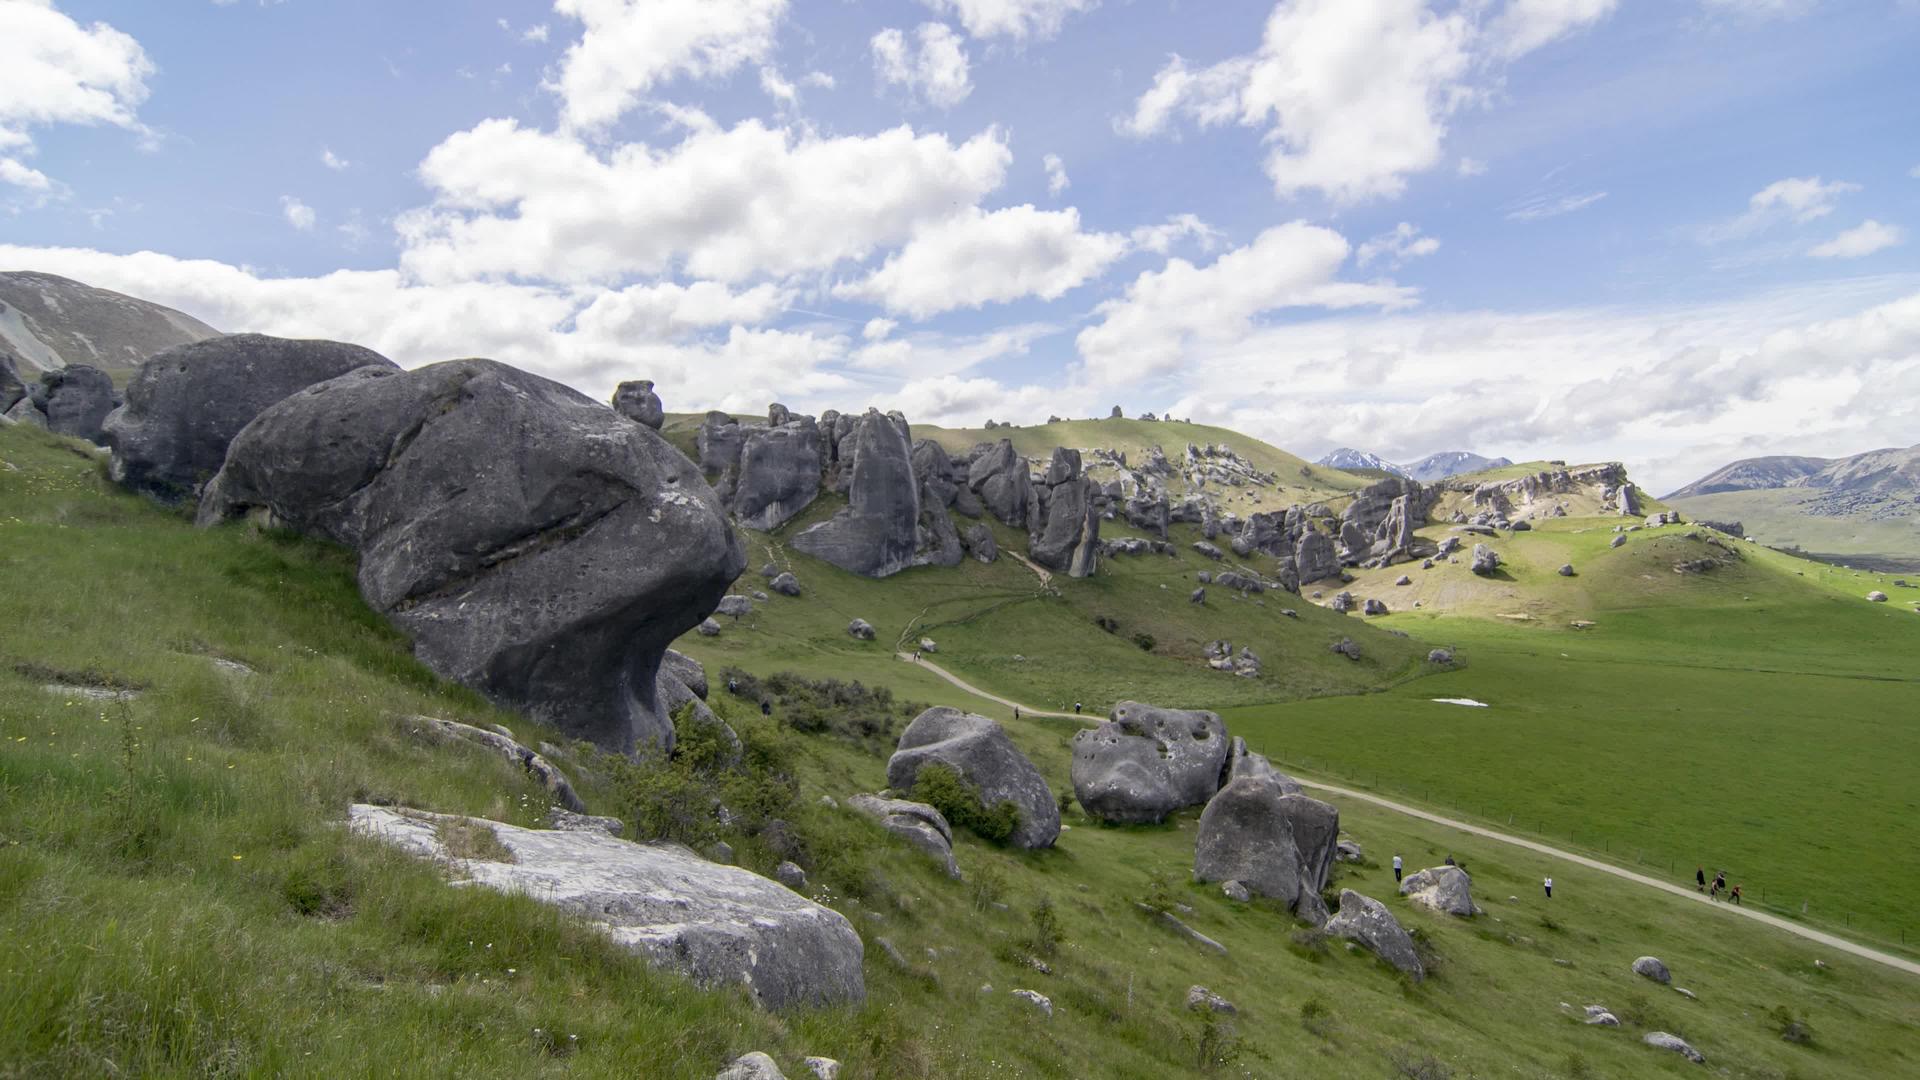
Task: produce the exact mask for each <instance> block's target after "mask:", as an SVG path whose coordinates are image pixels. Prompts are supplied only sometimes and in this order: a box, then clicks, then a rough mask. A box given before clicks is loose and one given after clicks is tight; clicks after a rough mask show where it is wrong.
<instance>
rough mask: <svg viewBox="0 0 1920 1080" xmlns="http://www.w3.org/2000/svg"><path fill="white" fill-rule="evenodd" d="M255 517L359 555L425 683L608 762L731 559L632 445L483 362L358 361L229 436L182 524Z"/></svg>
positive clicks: (616, 421)
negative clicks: (507, 713) (523, 716)
mask: <svg viewBox="0 0 1920 1080" xmlns="http://www.w3.org/2000/svg"><path fill="white" fill-rule="evenodd" d="M242 515H258V516H261V517H264V518H266V519H268V520H270V521H272V522H274V523H277V524H279V525H282V526H286V527H289V528H293V529H296V530H299V531H301V532H304V533H308V534H311V535H315V536H321V537H325V538H326V539H329V540H333V541H335V542H337V543H341V544H345V545H347V546H349V547H352V548H354V549H355V550H356V551H358V552H359V554H360V568H359V574H358V577H359V583H360V592H361V595H362V596H364V597H365V598H366V599H367V602H368V603H369V604H370V605H371V606H372V607H373V608H374V609H375V610H376V611H379V612H381V613H383V614H385V615H386V616H387V617H388V618H390V619H392V620H393V621H394V622H395V623H396V624H397V625H398V626H399V627H400V628H401V629H402V630H403V631H405V632H406V633H407V634H408V635H409V636H410V637H411V638H412V639H413V642H414V651H415V653H416V654H417V655H418V656H419V657H420V659H421V660H422V661H423V662H425V663H426V664H427V666H428V667H430V668H432V669H433V670H434V671H435V672H436V673H438V674H440V675H441V676H443V677H445V678H449V679H453V680H454V681H456V682H460V683H462V684H464V685H467V686H470V687H473V688H474V689H476V690H479V691H480V692H481V693H483V694H485V695H487V696H488V697H489V698H490V699H492V700H494V701H495V702H497V703H499V704H501V705H504V706H507V707H510V708H515V709H520V710H523V711H525V712H526V713H527V714H529V715H530V716H532V717H533V718H535V719H537V720H541V721H544V722H547V723H551V724H553V725H554V726H555V727H558V728H560V729H561V730H563V731H566V732H568V733H569V734H571V735H574V736H577V737H579V738H584V739H588V740H591V741H592V742H594V743H596V744H598V745H600V746H602V747H605V748H607V749H609V750H615V751H619V752H627V753H631V752H632V751H633V750H634V749H635V747H636V746H637V745H638V744H640V743H649V744H652V745H655V746H659V747H662V748H670V747H671V746H672V739H673V732H672V726H671V724H669V723H667V721H666V720H665V718H664V717H663V716H662V714H661V712H660V710H659V707H658V701H657V691H656V675H657V673H658V669H659V666H660V662H661V657H662V654H663V653H664V652H665V650H666V648H667V646H668V644H669V643H671V642H672V641H673V639H674V638H676V637H678V636H680V635H681V634H682V633H685V632H686V631H688V630H690V629H693V628H694V627H695V626H698V625H700V624H701V621H702V619H703V618H704V617H705V616H706V614H707V613H708V612H710V611H712V610H713V609H714V608H715V606H717V605H718V603H719V601H720V597H721V596H723V595H724V594H725V593H726V589H727V586H728V585H729V584H730V583H731V582H732V581H733V579H734V578H736V577H738V576H739V574H740V572H741V570H743V569H744V568H745V566H746V559H745V557H744V555H743V554H742V553H741V550H740V546H739V542H738V540H737V539H736V538H735V536H734V533H733V530H732V528H731V527H729V525H728V523H727V520H726V515H725V513H724V512H723V511H722V509H721V507H720V505H719V503H718V502H717V501H716V500H715V498H714V496H713V493H712V491H711V490H710V489H709V488H708V487H707V486H706V485H705V484H702V483H701V482H700V479H699V475H698V472H697V470H695V469H694V467H693V464H692V463H691V462H689V461H688V460H687V459H686V458H685V457H683V456H682V455H681V454H680V452H679V451H677V450H675V449H674V448H673V447H672V446H671V445H670V444H668V443H667V442H666V441H665V440H664V439H662V438H661V437H660V436H659V435H657V434H655V433H654V432H653V431H651V430H649V429H647V428H645V427H642V426H640V425H637V424H633V423H631V422H629V421H627V420H625V419H624V418H622V417H620V416H618V415H616V414H615V413H614V412H612V411H611V410H610V409H608V408H606V407H605V406H603V405H600V404H598V403H596V402H593V401H590V400H588V399H587V398H585V397H584V396H582V395H580V394H578V393H576V392H574V391H572V390H570V389H568V388H566V387H564V386H561V385H560V384H558V383H554V382H551V381H549V380H546V379H542V378H540V377H539V376H536V375H530V374H528V373H526V372H523V371H519V370H517V369H515V368H511V367H508V366H507V365H505V364H499V363H495V362H493V361H490V360H456V361H451V362H448V363H444V364H434V365H431V366H428V367H424V368H420V369H418V370H416V371H409V372H398V371H393V370H390V369H386V368H379V367H363V368H359V369H357V370H355V371H352V372H349V373H348V374H346V375H343V376H341V377H339V378H337V379H331V380H329V381H327V382H324V383H321V384H319V385H317V386H313V387H309V388H308V389H306V390H303V391H300V392H299V393H297V394H295V395H293V396H292V397H289V398H287V399H286V400H284V401H281V402H280V403H278V404H276V405H274V406H272V407H270V408H268V409H267V410H266V411H265V412H263V413H261V414H260V416H258V417H257V418H255V419H254V421H253V422H252V423H250V424H248V425H247V427H246V428H245V429H244V430H243V431H241V433H240V434H239V436H238V437H236V438H235V439H234V440H233V444H232V446H231V447H230V448H229V450H228V452H227V462H226V466H225V468H223V469H222V470H221V472H220V473H219V475H218V476H216V477H215V478H214V480H213V482H212V483H211V484H209V485H208V487H207V490H206V493H205V495H204V497H203V499H202V503H201V507H200V520H201V523H202V524H212V523H214V522H217V521H220V520H223V519H226V518H231V517H238V516H242Z"/></svg>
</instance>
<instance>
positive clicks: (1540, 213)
mask: <svg viewBox="0 0 1920 1080" xmlns="http://www.w3.org/2000/svg"><path fill="white" fill-rule="evenodd" d="M1606 197H1607V193H1606V192H1604V191H1586V192H1581V193H1579V194H1575V195H1539V196H1534V197H1532V198H1529V199H1526V200H1523V201H1522V202H1521V203H1520V204H1519V205H1517V206H1515V207H1514V208H1513V209H1512V210H1509V211H1507V220H1508V221H1519V222H1523V223H1524V222H1533V221H1545V220H1546V219H1547V218H1554V217H1559V216H1560V215H1562V214H1571V213H1573V212H1574V211H1576V210H1585V209H1586V208H1587V207H1589V206H1592V205H1593V204H1594V203H1597V202H1599V201H1600V200H1601V199H1604V198H1606Z"/></svg>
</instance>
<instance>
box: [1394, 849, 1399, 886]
mask: <svg viewBox="0 0 1920 1080" xmlns="http://www.w3.org/2000/svg"><path fill="white" fill-rule="evenodd" d="M1393 883H1394V884H1395V885H1398V884H1400V856H1398V855H1395V856H1394V857H1393Z"/></svg>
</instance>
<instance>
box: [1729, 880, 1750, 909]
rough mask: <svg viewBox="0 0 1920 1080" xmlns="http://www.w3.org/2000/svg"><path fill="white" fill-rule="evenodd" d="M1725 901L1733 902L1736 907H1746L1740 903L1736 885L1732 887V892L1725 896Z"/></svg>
mask: <svg viewBox="0 0 1920 1080" xmlns="http://www.w3.org/2000/svg"><path fill="white" fill-rule="evenodd" d="M1727 899H1729V900H1731V901H1733V903H1734V905H1735V906H1736V907H1745V906H1746V905H1745V904H1742V903H1740V886H1738V885H1735V886H1734V887H1733V891H1732V892H1730V893H1728V894H1727Z"/></svg>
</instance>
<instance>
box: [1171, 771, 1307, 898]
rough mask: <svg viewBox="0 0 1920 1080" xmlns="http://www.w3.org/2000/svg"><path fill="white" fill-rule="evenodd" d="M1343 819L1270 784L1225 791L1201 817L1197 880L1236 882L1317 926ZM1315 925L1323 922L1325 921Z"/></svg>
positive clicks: (1250, 782)
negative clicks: (1316, 916) (1316, 913)
mask: <svg viewBox="0 0 1920 1080" xmlns="http://www.w3.org/2000/svg"><path fill="white" fill-rule="evenodd" d="M1339 837H1340V812H1339V811H1338V810H1336V809H1334V808H1333V807H1332V806H1330V805H1328V804H1327V803H1323V802H1321V801H1320V800H1318V799H1311V798H1308V797H1307V796H1305V795H1289V794H1287V793H1286V790H1285V789H1284V788H1282V787H1281V786H1280V784H1279V783H1278V782H1276V781H1274V780H1272V779H1269V778H1262V777H1252V776H1249V777H1243V778H1241V779H1239V780H1235V781H1233V782H1231V783H1229V784H1228V785H1227V786H1226V787H1224V788H1221V789H1220V793H1219V794H1218V795H1215V796H1214V797H1213V799H1212V800H1211V801H1210V802H1208V803H1207V808H1206V810H1205V811H1203V812H1202V813H1201V815H1200V830H1199V835H1198V837H1197V838H1196V840H1195V843H1194V850H1193V876H1194V878H1195V880H1198V881H1238V882H1241V883H1243V884H1245V885H1246V886H1247V888H1249V889H1251V890H1253V891H1254V892H1255V893H1258V894H1259V895H1261V896H1267V897H1271V898H1273V899H1275V900H1279V901H1281V902H1282V903H1284V904H1286V905H1287V907H1288V908H1289V909H1291V910H1294V911H1295V912H1297V913H1299V914H1301V915H1302V917H1306V918H1309V919H1311V918H1312V916H1313V914H1314V911H1315V909H1316V908H1318V907H1319V905H1318V903H1317V902H1305V901H1306V898H1307V897H1310V896H1311V897H1314V898H1315V901H1317V898H1318V895H1319V892H1320V890H1321V889H1324V888H1326V885H1327V877H1328V875H1329V874H1331V873H1332V870H1333V856H1334V850H1335V845H1336V844H1337V843H1338V841H1339ZM1317 921H1324V919H1320V920H1317Z"/></svg>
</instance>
